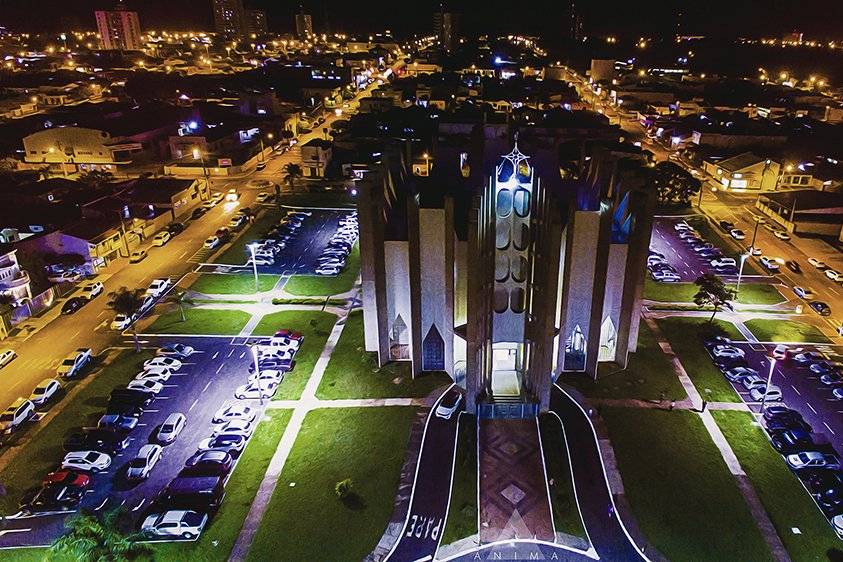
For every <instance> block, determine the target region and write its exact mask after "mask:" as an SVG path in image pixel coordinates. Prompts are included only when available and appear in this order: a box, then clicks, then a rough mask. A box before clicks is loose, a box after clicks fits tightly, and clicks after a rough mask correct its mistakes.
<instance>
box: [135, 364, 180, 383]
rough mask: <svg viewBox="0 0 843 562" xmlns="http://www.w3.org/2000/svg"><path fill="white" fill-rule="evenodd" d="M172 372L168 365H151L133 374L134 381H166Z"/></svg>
mask: <svg viewBox="0 0 843 562" xmlns="http://www.w3.org/2000/svg"><path fill="white" fill-rule="evenodd" d="M172 374H173V371H172V369H170V368H169V367H152V368H150V369H147V370H145V371H141V372H140V373H138V374H137V375H135V380H136V381H155V382H167V381H168V380H169V379H170V375H172Z"/></svg>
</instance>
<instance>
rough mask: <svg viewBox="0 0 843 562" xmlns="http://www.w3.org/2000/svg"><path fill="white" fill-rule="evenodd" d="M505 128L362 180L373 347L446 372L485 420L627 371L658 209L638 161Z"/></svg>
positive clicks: (523, 413) (522, 412)
mask: <svg viewBox="0 0 843 562" xmlns="http://www.w3.org/2000/svg"><path fill="white" fill-rule="evenodd" d="M506 131H507V129H506V128H505V127H492V128H489V127H482V126H481V127H477V128H475V130H474V134H473V135H472V139H471V142H469V143H465V144H462V145H460V146H450V145H449V146H440V147H438V148H437V150H436V151H434V153H433V154H432V155H431V160H432V161H433V164H432V169H431V173H430V175H429V176H427V177H419V176H412V175H410V174H409V173H408V172H407V171H405V168H406V166H405V165H404V164H403V162H404V161H405V160H407V161H408V162H412V159H407V158H406V157H404V156H401V157H397V156H395V155H390V154H389V153H385V154H384V164H383V165H382V167H381V170H380V171H379V172H374V173H370V174H369V175H368V176H367V177H366V179H365V180H364V181H363V182H360V183H359V184H358V187H359V193H358V212H359V217H360V256H361V276H362V281H363V309H364V322H365V326H366V330H365V333H366V350H368V351H374V352H376V353H377V354H378V358H379V361H380V362H381V364H383V363H386V362H389V361H409V362H410V363H411V364H412V372H413V373H414V375H417V374H419V373H422V372H424V371H445V372H447V373H448V374H449V375H451V377H452V378H453V379H454V380H455V381H456V382H457V383H458V384H460V385H461V386H463V387H464V388H465V390H466V398H467V407H468V409H469V411H474V410H475V409H476V410H477V411H478V412H479V414H480V415H481V417H530V416H533V415H535V414H536V413H537V412H538V411H544V410H546V409H547V407H548V403H549V397H550V388H551V383H552V381H554V380H556V379H557V378H558V377H560V376H564V375H565V374H566V373H577V372H580V373H581V372H585V373H587V374H588V375H589V376H592V377H596V372H597V364H598V363H599V362H615V363H617V364H619V365H621V366H623V365H625V364H626V360H627V354H628V353H629V352H631V351H635V349H636V345H637V339H638V322H639V315H638V310H639V306H640V300H641V294H642V288H643V272H644V265H645V261H646V257H647V248H648V247H649V240H650V227H651V216H652V210H653V206H654V204H655V201H654V192H652V191H651V190H648V189H646V185H647V184H646V177H647V173H646V170H647V168H646V164H645V163H644V160H643V159H642V157H641V155H640V153H639V155H635V154H634V153H630V152H625V151H623V150H616V149H615V148H614V147H612V146H601V145H593V146H592V145H590V144H589V143H588V142H586V141H575V142H573V143H572V144H571V145H570V146H568V147H567V148H568V149H569V150H567V151H566V154H568V155H569V156H568V157H567V158H565V159H564V161H563V159H561V158H560V156H559V154H560V151H559V150H557V149H556V148H555V147H552V145H551V147H547V146H545V145H542V143H540V142H536V143H535V144H534V145H533V146H531V147H530V148H529V149H527V148H525V150H524V152H523V153H522V152H521V149H520V148H519V146H518V143H517V142H513V141H511V140H508V134H507V132H506ZM510 138H511V137H510ZM536 140H539V139H538V138H536ZM457 144H460V143H457ZM525 146H526V145H525ZM584 154H588V155H589V156H588V157H587V158H583V155H584ZM396 159H397V160H401V161H402V165H400V166H398V165H396V163H395V162H396ZM560 170H565V171H564V172H561V171H560Z"/></svg>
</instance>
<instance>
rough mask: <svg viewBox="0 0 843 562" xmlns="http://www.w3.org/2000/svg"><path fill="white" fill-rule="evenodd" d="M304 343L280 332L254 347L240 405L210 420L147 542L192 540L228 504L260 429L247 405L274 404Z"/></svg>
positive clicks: (164, 495) (156, 513)
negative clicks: (238, 468)
mask: <svg viewBox="0 0 843 562" xmlns="http://www.w3.org/2000/svg"><path fill="white" fill-rule="evenodd" d="M303 341H304V337H303V336H302V334H300V333H298V332H293V331H290V330H284V329H282V330H279V331H277V332H276V333H275V335H274V336H272V337H271V338H268V339H266V340H261V341H259V342H257V343H256V344H254V346H253V349H254V351H253V353H254V354H255V364H253V365H252V366H251V368H250V369H249V373H250V374H249V379H248V383H247V384H245V385H243V386H240V387H238V388H237V389H236V390H235V391H234V397H235V398H237V399H238V401H236V402H228V403H226V404H224V405H223V406H222V407H221V408H220V409H219V410H217V412H216V413H215V414H214V416H213V418H212V419H211V422H212V424H214V429H213V431H212V433H211V435H210V436H209V437H207V438H205V439H203V440H202V441H200V443H199V445H198V447H197V451H196V453H195V454H194V455H193V456H191V457H190V458H189V459H188V460H187V462H186V463H185V468H184V469H183V470H182V472H181V473H180V474H179V475H178V476H177V477H176V478H175V479H173V480H172V481H171V482H170V483H169V484H168V485H167V486H166V488H164V490H163V491H162V492H161V493H160V494H159V495H158V497H157V498H156V500H155V501H154V502H153V504H152V507H151V508H150V509H151V512H149V513H147V515H146V516H145V517H144V518H143V520H142V522H141V525H140V532H141V533H142V534H143V535H144V536H146V537H148V538H158V539H193V538H195V537H198V536H199V534H200V533H201V532H202V530H203V529H204V528H205V526H206V525H207V523H208V521H209V518H210V517H212V516H213V515H214V513H215V512H216V511H217V510H218V509H219V507H220V505H221V504H222V501H223V499H224V498H225V483H226V481H227V476H228V474H229V473H230V472H231V470H232V469H233V466H234V464H235V462H236V459H238V458H239V457H240V455H241V453H242V452H243V450H244V449H245V448H246V445H247V443H248V440H249V438H250V437H251V436H252V435H253V433H254V430H255V428H256V426H257V421H258V420H257V414H258V412H257V410H255V409H254V408H253V407H252V406H250V405H248V404H247V403H246V402H244V400H250V399H256V398H257V399H264V398H271V397H272V396H274V395H275V392H276V390H277V389H278V385H279V384H280V383H281V381H282V380H283V378H284V374H285V373H287V372H289V371H290V370H292V369H293V367H294V365H295V363H294V357H295V355H296V353H297V352H298V350H299V348H300V347H301V345H302V343H303Z"/></svg>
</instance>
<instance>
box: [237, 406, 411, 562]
mask: <svg viewBox="0 0 843 562" xmlns="http://www.w3.org/2000/svg"><path fill="white" fill-rule="evenodd" d="M415 416H416V409H415V408H405V407H384V408H337V409H334V408H325V409H318V410H313V411H311V412H310V413H308V414H307V417H306V418H305V420H304V423H303V425H302V429H301V431H300V432H299V434H298V437H297V439H296V442H295V444H294V446H293V449H292V451H291V452H290V456H289V457H288V459H287V463H286V464H285V466H284V470H283V471H282V473H281V476H280V478H279V479H278V483H277V485H276V488H275V493H274V494H273V496H272V499H271V500H270V504H269V506H268V508H267V510H266V514H265V515H264V517H263V521H262V523H261V527H260V529H258V532H257V534H256V535H255V540H254V542H253V543H252V547H251V549H250V550H249V556H248V560H251V561H263V560H315V559H318V560H320V561H321V562H329V561H342V562H347V561H349V560H362V559H363V558H364V557H365V556H366V555H367V554H368V553H369V552H371V550H372V549H373V548H374V547H375V545H376V544H377V543H378V541H379V540H380V538H381V536H382V535H383V532H384V530H385V529H386V526H387V523H388V522H389V519H390V516H391V515H392V511H393V502H394V500H395V493H396V491H397V488H398V482H399V477H400V473H401V467H402V466H403V464H404V457H405V453H406V448H407V441H408V437H409V433H410V426H411V425H412V423H413V420H414V418H415ZM347 478H350V479H351V480H352V483H353V485H352V494H351V495H350V496H348V497H347V498H346V499H344V500H341V499H339V498H338V497H337V495H336V493H335V492H334V486H335V485H336V483H337V482H339V481H341V480H345V479H347Z"/></svg>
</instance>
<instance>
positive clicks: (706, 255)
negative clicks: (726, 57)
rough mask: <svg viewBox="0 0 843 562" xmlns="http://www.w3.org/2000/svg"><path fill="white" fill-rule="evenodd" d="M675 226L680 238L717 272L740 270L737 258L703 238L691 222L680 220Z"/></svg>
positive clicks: (724, 272)
mask: <svg viewBox="0 0 843 562" xmlns="http://www.w3.org/2000/svg"><path fill="white" fill-rule="evenodd" d="M673 228H674V230H676V231H677V233H678V236H679V238H680V239H681V240H682V241H683V242H684V243H685V244H687V245H688V247H689V248H690V249H691V250H692V251H693V252H694V253H695V254H696V255H697V256H699V258H700V259H701V260H702V261H703V262H705V263H707V264H708V265H709V266H710V267H711V269H713V270H714V271H715V273H720V274H723V275H734V274H736V273H737V272H738V263H737V261H736V260H735V258H733V257H730V256H724V255H723V252H722V251H721V250H720V248H718V247H717V246H716V245H715V244H713V243H711V242H708V241H706V240H705V239H703V237H702V235H701V234H700V233H699V232H697V230H696V229H694V227H692V226H691V225H690V224H688V223H687V222H685V221H679V222H677V223H676V224H675V225H673Z"/></svg>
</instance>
